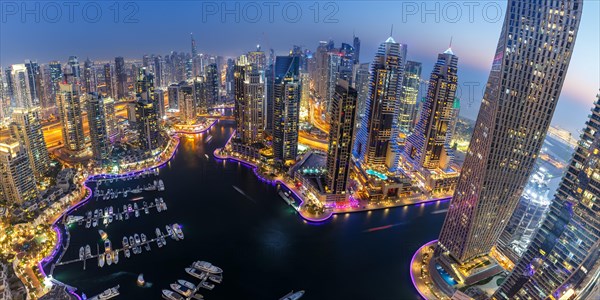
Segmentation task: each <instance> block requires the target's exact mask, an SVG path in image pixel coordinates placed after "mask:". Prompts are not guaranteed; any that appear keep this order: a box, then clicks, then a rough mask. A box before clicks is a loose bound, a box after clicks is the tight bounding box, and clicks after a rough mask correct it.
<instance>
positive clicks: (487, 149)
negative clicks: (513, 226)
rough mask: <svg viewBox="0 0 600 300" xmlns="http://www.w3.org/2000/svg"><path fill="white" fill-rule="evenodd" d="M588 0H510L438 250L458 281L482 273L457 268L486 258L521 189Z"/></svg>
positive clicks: (556, 99) (439, 259)
mask: <svg viewBox="0 0 600 300" xmlns="http://www.w3.org/2000/svg"><path fill="white" fill-rule="evenodd" d="M582 5H583V1H582V0H572V1H536V2H531V1H524V0H522V1H509V2H508V6H507V9H506V12H507V13H506V17H505V20H504V25H503V28H502V31H501V33H500V39H499V42H498V46H497V48H496V54H495V56H494V61H493V64H492V69H491V71H490V76H489V79H488V83H487V86H486V90H485V93H484V97H483V100H482V103H481V108H480V110H479V115H478V117H477V121H476V122H475V129H474V132H473V136H472V137H471V142H470V144H469V148H468V150H467V154H466V158H465V162H464V164H463V166H462V172H461V174H460V179H459V181H458V184H457V188H456V192H455V193H454V197H453V198H452V202H451V203H450V207H449V211H448V214H447V215H446V220H445V222H444V225H443V227H442V231H441V233H440V237H439V242H438V246H437V249H436V257H437V259H438V261H440V262H441V263H442V264H443V265H444V268H445V269H446V271H448V272H451V273H454V275H453V276H454V277H455V278H456V279H458V281H459V282H460V281H464V282H465V283H469V282H472V281H471V278H473V279H475V277H480V276H483V273H485V272H484V271H485V270H481V269H480V268H467V269H464V270H463V271H464V273H462V274H459V273H461V272H460V271H459V272H454V271H453V270H458V269H460V268H461V266H467V264H466V263H468V262H469V261H471V260H473V259H475V258H479V257H482V260H485V259H486V258H485V257H487V254H488V253H489V252H490V250H491V248H492V246H493V245H494V244H495V243H496V241H497V240H498V237H499V236H500V234H501V233H502V229H503V228H504V227H505V226H506V222H507V221H508V219H509V218H510V215H511V214H512V212H513V211H514V209H515V207H516V205H517V203H518V200H519V197H520V195H521V194H522V192H523V187H524V186H525V182H526V181H527V178H528V177H529V174H530V173H531V170H532V168H533V165H534V162H535V159H536V157H537V155H538V152H539V150H540V148H541V146H542V143H543V141H544V136H545V135H546V131H547V130H548V126H549V125H550V120H551V119H552V115H553V113H554V109H555V108H556V103H557V101H558V97H559V95H560V91H561V89H562V85H563V82H564V79H565V75H566V74H567V68H568V66H569V62H570V60H571V54H572V51H573V46H574V44H575V39H576V36H577V30H578V28H579V22H580V18H581V9H582ZM542 28H543V29H542ZM479 266H481V265H479ZM491 266H493V263H492V265H491ZM489 270H490V272H494V270H492V268H489ZM482 272H483V273H482Z"/></svg>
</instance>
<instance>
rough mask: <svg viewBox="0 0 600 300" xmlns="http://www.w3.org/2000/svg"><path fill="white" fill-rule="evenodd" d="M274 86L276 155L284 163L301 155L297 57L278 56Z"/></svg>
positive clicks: (274, 152) (274, 147) (274, 144)
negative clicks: (299, 144) (299, 151)
mask: <svg viewBox="0 0 600 300" xmlns="http://www.w3.org/2000/svg"><path fill="white" fill-rule="evenodd" d="M274 75H275V76H274V86H273V154H274V155H275V159H276V160H277V161H279V162H280V163H284V164H285V163H286V162H288V161H294V160H295V159H296V156H297V155H298V125H299V124H298V121H299V113H300V96H301V91H300V78H299V76H300V73H299V59H298V57H296V56H277V58H276V59H275V74H274Z"/></svg>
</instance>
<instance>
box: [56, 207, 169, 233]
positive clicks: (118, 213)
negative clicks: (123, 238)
mask: <svg viewBox="0 0 600 300" xmlns="http://www.w3.org/2000/svg"><path fill="white" fill-rule="evenodd" d="M136 203H140V202H139V201H137V202H136ZM159 206H160V210H159ZM106 208H108V207H106ZM106 208H105V209H106ZM146 208H147V209H148V210H151V209H156V211H157V212H162V211H165V210H167V204H166V203H164V202H163V203H160V204H159V205H157V204H156V203H155V201H149V204H148V206H147V207H145V206H144V205H138V208H137V209H136V208H134V207H132V208H131V210H129V209H128V210H127V211H120V210H119V209H120V208H119V207H118V206H117V209H116V212H113V213H112V214H106V215H105V214H104V213H102V214H101V215H99V216H97V217H94V216H93V215H92V216H91V217H87V213H88V212H89V211H88V212H86V214H84V216H83V217H81V218H77V219H71V221H68V219H65V220H64V221H63V222H64V223H65V224H67V225H71V224H79V225H85V223H87V222H88V221H89V222H93V221H97V222H98V223H97V225H96V226H93V227H98V226H100V225H101V224H102V223H103V221H104V219H108V220H110V219H113V220H117V221H125V220H127V219H128V218H125V215H126V214H130V215H131V214H133V216H134V217H135V213H136V212H138V213H139V215H141V213H142V212H143V211H144V210H145V209H146ZM99 210H101V211H103V210H102V209H99ZM92 213H93V211H92ZM117 217H118V218H117ZM108 220H107V221H108ZM104 225H105V226H108V224H104Z"/></svg>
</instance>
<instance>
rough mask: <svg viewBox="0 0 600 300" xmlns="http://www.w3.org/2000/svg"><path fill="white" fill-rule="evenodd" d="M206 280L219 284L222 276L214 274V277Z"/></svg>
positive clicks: (211, 276)
mask: <svg viewBox="0 0 600 300" xmlns="http://www.w3.org/2000/svg"><path fill="white" fill-rule="evenodd" d="M208 279H210V281H212V282H214V283H221V281H223V275H220V274H219V275H218V274H214V275H210V276H208Z"/></svg>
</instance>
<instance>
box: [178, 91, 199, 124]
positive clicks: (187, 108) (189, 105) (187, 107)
mask: <svg viewBox="0 0 600 300" xmlns="http://www.w3.org/2000/svg"><path fill="white" fill-rule="evenodd" d="M179 96H180V98H179V99H180V101H179V119H180V120H181V122H182V123H183V124H186V125H191V124H194V123H195V122H196V101H195V92H194V86H193V85H189V84H184V85H181V86H180V87H179Z"/></svg>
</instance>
